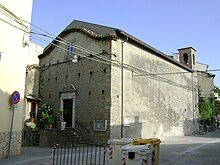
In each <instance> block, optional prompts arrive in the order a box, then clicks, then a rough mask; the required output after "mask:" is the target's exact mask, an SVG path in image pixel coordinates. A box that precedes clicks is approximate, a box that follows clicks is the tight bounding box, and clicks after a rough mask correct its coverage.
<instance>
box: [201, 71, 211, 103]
mask: <svg viewBox="0 0 220 165" xmlns="http://www.w3.org/2000/svg"><path fill="white" fill-rule="evenodd" d="M197 75H198V87H199V89H200V90H201V97H205V98H207V99H208V98H210V96H211V94H214V77H215V75H213V74H210V73H206V72H199V71H198V72H197Z"/></svg>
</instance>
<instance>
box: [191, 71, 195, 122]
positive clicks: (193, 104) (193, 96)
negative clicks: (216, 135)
mask: <svg viewBox="0 0 220 165" xmlns="http://www.w3.org/2000/svg"><path fill="white" fill-rule="evenodd" d="M193 73H194V71H193V72H192V74H191V80H192V110H193V125H194V124H195V92H194V90H195V88H194V79H193Z"/></svg>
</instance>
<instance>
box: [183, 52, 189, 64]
mask: <svg viewBox="0 0 220 165" xmlns="http://www.w3.org/2000/svg"><path fill="white" fill-rule="evenodd" d="M183 60H184V63H185V64H188V63H189V56H188V54H187V53H184V54H183Z"/></svg>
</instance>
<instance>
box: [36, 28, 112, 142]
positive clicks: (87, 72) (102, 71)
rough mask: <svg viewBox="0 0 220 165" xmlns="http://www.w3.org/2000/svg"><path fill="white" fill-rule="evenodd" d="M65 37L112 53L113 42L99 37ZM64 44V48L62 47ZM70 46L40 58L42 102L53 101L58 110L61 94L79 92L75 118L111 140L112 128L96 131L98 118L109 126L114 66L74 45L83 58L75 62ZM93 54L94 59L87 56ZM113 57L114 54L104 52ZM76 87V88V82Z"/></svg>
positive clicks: (98, 137)
mask: <svg viewBox="0 0 220 165" xmlns="http://www.w3.org/2000/svg"><path fill="white" fill-rule="evenodd" d="M63 39H65V40H66V41H69V42H73V43H75V44H77V45H81V46H83V47H86V48H87V49H89V50H92V51H94V52H97V53H103V50H105V51H106V52H108V53H110V41H108V40H97V39H94V38H91V37H89V36H88V35H86V34H84V33H81V32H74V33H70V34H69V35H66V36H65V37H64V38H63ZM60 47H62V48H60ZM66 47H67V45H62V44H59V48H58V47H56V48H54V49H53V50H52V51H51V52H50V54H48V55H47V56H45V57H43V58H41V59H40V66H41V67H40V98H41V100H42V102H41V104H42V103H44V102H49V103H52V105H53V108H54V109H58V108H59V107H60V96H61V93H65V92H75V95H76V103H75V118H76V120H77V121H79V122H80V123H81V125H83V126H84V127H85V128H87V129H88V130H90V131H91V132H90V135H91V136H92V137H93V139H94V140H96V141H105V142H106V141H107V140H108V139H109V127H108V129H107V130H106V131H104V132H97V131H93V122H94V120H107V124H108V125H109V118H110V114H109V113H110V107H111V96H110V91H111V88H110V87H111V86H110V84H111V66H110V65H107V64H103V63H100V62H96V61H94V60H101V61H104V60H103V59H100V58H97V57H95V56H93V57H92V56H90V55H89V54H88V53H85V52H82V51H81V50H79V49H76V47H74V52H75V54H77V56H78V57H79V56H80V58H79V60H78V62H77V63H73V62H72V60H71V57H69V56H68V54H67V51H66V50H67V48H66ZM84 56H89V57H91V58H92V60H90V59H88V58H85V57H84ZM100 56H101V57H109V58H110V55H106V54H104V55H100ZM71 84H72V85H73V86H74V87H75V88H76V90H75V89H73V88H72V85H71Z"/></svg>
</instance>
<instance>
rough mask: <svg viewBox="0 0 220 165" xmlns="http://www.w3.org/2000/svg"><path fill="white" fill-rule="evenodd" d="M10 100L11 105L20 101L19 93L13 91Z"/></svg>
mask: <svg viewBox="0 0 220 165" xmlns="http://www.w3.org/2000/svg"><path fill="white" fill-rule="evenodd" d="M11 100H12V103H13V104H17V103H18V102H19V101H20V93H19V92H18V91H14V92H13V93H12V98H11Z"/></svg>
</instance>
